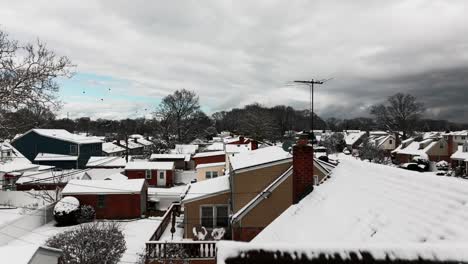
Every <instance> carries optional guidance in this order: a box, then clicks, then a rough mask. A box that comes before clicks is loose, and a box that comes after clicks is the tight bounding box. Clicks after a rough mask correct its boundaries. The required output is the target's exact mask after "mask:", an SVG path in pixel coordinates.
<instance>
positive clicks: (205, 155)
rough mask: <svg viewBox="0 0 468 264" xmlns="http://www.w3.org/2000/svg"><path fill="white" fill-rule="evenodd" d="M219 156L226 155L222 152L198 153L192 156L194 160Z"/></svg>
mask: <svg viewBox="0 0 468 264" xmlns="http://www.w3.org/2000/svg"><path fill="white" fill-rule="evenodd" d="M220 155H226V152H224V151H210V152H200V153H197V154H195V156H193V157H194V158H203V157H211V156H220Z"/></svg>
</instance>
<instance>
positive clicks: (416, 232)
mask: <svg viewBox="0 0 468 264" xmlns="http://www.w3.org/2000/svg"><path fill="white" fill-rule="evenodd" d="M466 190H468V181H466V180H464V179H458V178H454V177H439V176H435V175H431V174H421V173H418V172H413V171H408V170H402V169H398V168H395V167H390V166H385V165H379V164H374V163H369V162H363V161H359V160H353V159H342V160H341V161H340V164H339V165H338V166H337V167H336V168H335V169H334V170H333V172H332V175H331V178H330V179H329V180H328V181H326V182H325V183H324V184H322V185H320V186H317V187H316V188H315V189H314V191H313V192H312V193H310V194H309V195H307V196H306V197H305V198H304V199H303V200H302V201H300V202H299V203H298V204H296V205H292V206H291V207H289V208H288V209H287V210H286V211H285V212H284V213H283V214H282V215H280V216H279V217H278V218H277V219H275V220H274V221H273V222H272V223H271V224H270V225H269V226H267V227H266V228H265V229H264V230H263V231H262V232H261V233H260V234H259V235H258V236H257V237H256V238H254V240H253V241H252V243H270V242H276V241H282V242H284V243H290V244H296V245H305V244H312V243H327V242H329V243H337V242H340V243H352V244H355V243H366V244H378V243H387V244H388V243H397V244H400V245H405V244H409V243H439V244H452V245H453V243H459V242H468V221H467V219H468V206H467V204H468V192H467V191H466Z"/></svg>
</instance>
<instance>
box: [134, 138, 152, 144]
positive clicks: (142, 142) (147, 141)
mask: <svg viewBox="0 0 468 264" xmlns="http://www.w3.org/2000/svg"><path fill="white" fill-rule="evenodd" d="M136 143H138V144H140V145H143V146H151V145H153V142H151V141H149V140H147V139H145V138H137V139H136Z"/></svg>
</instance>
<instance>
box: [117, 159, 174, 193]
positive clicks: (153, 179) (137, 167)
mask: <svg viewBox="0 0 468 264" xmlns="http://www.w3.org/2000/svg"><path fill="white" fill-rule="evenodd" d="M125 175H126V176H127V177H128V178H129V179H146V181H147V183H148V185H149V186H157V187H171V186H173V185H174V176H175V166H174V162H151V161H140V162H129V163H127V165H126V166H125Z"/></svg>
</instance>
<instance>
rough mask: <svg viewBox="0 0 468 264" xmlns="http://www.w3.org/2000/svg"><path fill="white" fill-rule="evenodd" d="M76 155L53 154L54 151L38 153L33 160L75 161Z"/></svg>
mask: <svg viewBox="0 0 468 264" xmlns="http://www.w3.org/2000/svg"><path fill="white" fill-rule="evenodd" d="M76 160H78V156H72V155H65V154H55V153H38V154H37V156H36V158H34V161H76Z"/></svg>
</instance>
